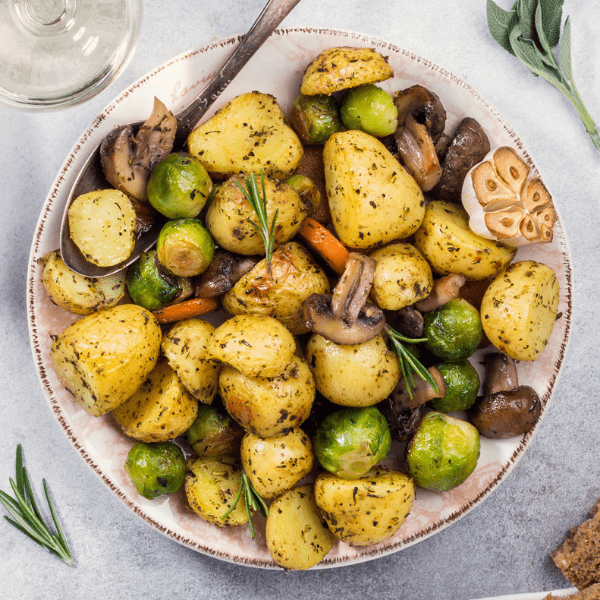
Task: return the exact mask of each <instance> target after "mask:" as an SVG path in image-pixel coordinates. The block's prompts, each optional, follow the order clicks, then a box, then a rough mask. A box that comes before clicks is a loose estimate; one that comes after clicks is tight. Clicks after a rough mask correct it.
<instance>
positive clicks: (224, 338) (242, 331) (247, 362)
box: [206, 315, 296, 377]
mask: <svg viewBox="0 0 600 600" xmlns="http://www.w3.org/2000/svg"><path fill="white" fill-rule="evenodd" d="M295 351H296V341H295V340H294V337H293V336H292V334H291V333H290V332H289V331H288V330H287V329H286V328H285V326H284V325H282V324H281V323H280V322H279V321H278V320H277V319H274V318H273V317H266V316H264V315H236V316H235V317H232V318H231V319H228V320H227V321H225V322H224V323H223V324H222V325H219V327H217V329H216V330H215V332H214V333H213V336H212V338H211V339H210V342H209V344H208V352H207V355H206V357H207V358H209V359H211V360H216V361H219V362H222V363H225V364H226V365H229V366H231V367H234V368H235V369H238V370H239V371H240V372H241V373H243V374H245V375H248V376H256V377H276V376H278V375H281V374H282V373H283V372H284V371H285V369H286V367H287V366H288V365H289V363H290V362H291V360H292V358H293V357H294V353H295Z"/></svg>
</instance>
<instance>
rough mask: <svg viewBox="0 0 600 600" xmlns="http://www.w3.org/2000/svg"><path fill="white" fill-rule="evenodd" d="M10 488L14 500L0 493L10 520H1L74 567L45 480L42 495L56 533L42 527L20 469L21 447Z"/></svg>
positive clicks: (21, 467)
mask: <svg viewBox="0 0 600 600" xmlns="http://www.w3.org/2000/svg"><path fill="white" fill-rule="evenodd" d="M10 485H11V488H12V491H13V494H14V498H12V497H11V496H9V495H8V494H7V493H6V492H3V491H2V490H0V503H2V506H4V508H5V509H6V512H8V514H9V515H10V517H8V516H6V515H5V516H4V518H5V519H6V520H7V521H8V522H9V523H10V524H11V525H13V526H14V527H16V528H17V529H18V530H19V531H20V532H21V533H24V534H25V535H26V536H27V537H29V538H31V539H32V540H33V541H34V542H35V543H36V544H39V545H40V546H42V547H43V548H46V549H47V550H48V551H49V552H51V553H52V554H54V555H56V556H58V558H60V559H61V560H63V561H64V562H66V563H67V564H68V565H69V566H71V567H72V566H74V565H75V561H74V560H73V557H72V556H71V551H70V550H69V546H68V544H67V540H66V539H65V536H64V533H63V531H62V528H61V526H60V523H59V521H58V516H57V514H56V511H55V510H54V506H53V504H52V500H51V499H50V492H49V490H48V484H47V483H46V480H45V479H44V480H43V485H44V493H45V495H46V501H47V502H48V508H49V509H50V514H51V515H52V521H53V523H54V527H55V529H56V532H55V533H53V532H52V531H51V530H50V527H49V526H48V525H47V524H46V523H45V521H44V518H43V517H42V514H41V513H40V511H39V509H38V506H37V503H36V501H35V497H34V495H33V489H32V487H31V483H30V481H29V476H28V474H27V469H26V468H25V467H24V466H23V449H22V448H21V444H19V445H18V446H17V460H16V482H15V481H14V480H13V479H12V478H11V479H10Z"/></svg>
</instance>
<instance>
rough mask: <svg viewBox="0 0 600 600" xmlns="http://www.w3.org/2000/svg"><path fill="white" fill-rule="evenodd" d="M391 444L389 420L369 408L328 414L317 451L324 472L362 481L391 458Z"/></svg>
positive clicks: (316, 443) (315, 446)
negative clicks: (372, 468) (377, 466)
mask: <svg viewBox="0 0 600 600" xmlns="http://www.w3.org/2000/svg"><path fill="white" fill-rule="evenodd" d="M391 443H392V436H391V434H390V429H389V426H388V424H387V421H386V419H385V417H384V416H383V415H382V414H381V412H380V411H379V410H378V409H377V408H375V407H374V406H369V407H365V408H348V409H344V410H338V411H336V412H334V413H331V414H330V415H328V416H327V417H326V418H325V419H324V420H323V422H322V423H321V425H320V427H319V428H318V429H317V433H316V434H315V438H314V441H313V450H314V453H315V455H316V457H317V459H318V460H319V462H320V463H321V466H322V467H323V468H324V469H327V470H328V471H330V472H331V473H333V474H334V475H337V476H338V477H342V478H343V479H358V478H359V477H362V476H363V475H364V474H365V473H366V472H367V471H368V470H369V469H370V468H371V467H373V466H374V465H375V464H377V463H378V462H379V461H381V460H383V459H384V458H385V457H386V456H387V454H388V452H389V451H390V446H391Z"/></svg>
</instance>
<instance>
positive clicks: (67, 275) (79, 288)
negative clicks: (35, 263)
mask: <svg viewBox="0 0 600 600" xmlns="http://www.w3.org/2000/svg"><path fill="white" fill-rule="evenodd" d="M42 262H43V267H42V283H43V284H44V288H45V289H46V292H47V294H48V296H50V299H51V300H52V302H54V304H56V305H58V306H60V307H61V308H64V309H65V310H67V311H69V312H72V313H74V314H76V315H90V314H92V313H93V312H95V311H97V310H100V309H101V308H110V307H111V306H115V305H117V304H118V303H119V302H120V301H121V300H122V299H123V297H124V296H125V271H119V272H118V273H115V274H114V275H109V276H108V277H99V278H96V277H84V276H83V275H80V274H79V273H75V271H72V270H71V269H69V267H67V265H66V264H65V263H64V261H63V259H62V258H61V256H60V252H59V251H58V250H53V251H52V252H48V254H46V255H45V256H44V258H43V259H42Z"/></svg>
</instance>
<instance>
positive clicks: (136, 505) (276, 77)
mask: <svg viewBox="0 0 600 600" xmlns="http://www.w3.org/2000/svg"><path fill="white" fill-rule="evenodd" d="M238 41H239V40H238V38H237V37H232V38H230V39H226V40H223V41H220V42H218V43H214V44H211V45H210V46H205V47H203V48H200V49H198V50H194V51H192V52H189V53H187V54H184V55H182V56H179V57H177V58H174V59H173V60H171V61H169V62H168V63H166V64H164V65H162V66H160V67H158V68H157V69H156V70H155V71H153V72H151V73H149V74H148V75H147V76H145V77H143V78H142V79H140V80H139V81H138V82H137V83H135V84H134V85H133V86H131V88H129V89H128V90H126V91H125V92H123V93H122V94H120V95H119V96H118V97H117V98H116V99H115V100H114V101H113V102H112V103H111V104H110V105H109V106H108V107H107V108H106V109H105V110H104V111H103V112H102V113H101V114H100V115H99V116H98V117H97V118H96V120H95V121H94V122H93V123H92V125H91V126H90V127H89V128H88V129H87V130H86V131H85V132H84V134H83V135H82V136H81V138H80V139H79V140H78V142H77V143H76V144H75V146H74V147H73V150H72V151H71V153H70V154H69V156H68V157H67V159H66V161H65V163H64V165H63V167H62V168H61V170H60V172H59V174H58V176H57V178H56V181H55V182H54V185H53V186H52V189H51V191H50V194H49V195H48V198H47V200H46V201H45V204H44V207H43V210H42V212H41V216H40V219H39V222H38V225H37V228H36V232H35V237H34V240H33V244H32V248H31V257H30V262H29V273H28V286H27V302H28V316H29V327H30V335H31V346H32V349H33V355H34V360H35V364H36V367H37V370H38V374H39V377H40V381H41V384H42V387H43V390H44V393H45V394H46V397H47V399H48V401H49V403H50V406H51V408H52V412H53V413H54V416H55V417H56V419H57V420H58V422H59V424H60V426H61V427H62V428H63V430H64V432H65V434H66V435H67V437H68V438H69V440H70V441H71V442H72V444H73V445H74V447H75V448H76V450H77V451H78V452H79V453H80V454H81V456H82V457H83V458H84V460H85V461H86V462H87V464H88V465H89V466H90V467H91V468H92V469H93V470H94V472H95V473H96V474H97V475H99V476H100V477H101V479H102V481H104V483H105V484H106V485H107V486H108V488H109V489H110V490H112V492H114V493H115V494H116V495H117V496H118V497H119V498H120V499H121V500H122V501H123V502H124V503H125V504H126V506H127V507H129V508H130V509H131V510H132V511H133V512H134V513H135V514H137V515H138V516H140V517H141V518H142V519H144V520H145V521H146V522H148V523H149V524H150V525H152V526H153V527H155V528H157V529H158V530H159V531H161V532H163V533H164V534H165V535H167V536H169V537H170V538H172V539H174V540H176V541H178V542H180V543H182V544H184V545H186V546H188V547H190V548H192V549H194V550H197V551H199V552H202V553H205V554H209V555H212V556H214V557H217V558H220V559H223V560H227V561H232V562H236V563H240V564H244V565H249V566H255V567H263V568H274V566H275V565H274V563H273V562H272V560H271V558H270V556H269V554H268V552H267V549H266V547H265V540H264V527H263V521H262V517H261V516H260V515H258V516H257V517H255V525H256V528H257V538H256V539H255V540H252V538H251V536H250V532H249V529H248V527H246V526H243V527H238V528H233V529H221V528H217V527H215V526H213V525H210V524H208V523H206V522H205V521H203V520H202V519H200V518H199V517H196V516H195V515H194V514H193V513H192V512H191V511H189V510H187V509H186V504H185V498H184V495H183V494H182V493H178V494H175V495H172V496H169V497H162V498H159V499H156V500H153V501H150V500H146V499H144V498H142V497H141V496H139V495H138V494H137V492H136V491H135V489H134V487H133V486H132V484H131V482H130V481H129V480H128V478H127V476H126V474H125V472H124V470H123V464H124V462H125V458H126V456H127V453H128V451H129V448H130V447H131V446H132V445H133V443H134V441H133V440H131V439H128V438H126V437H125V436H124V435H122V433H121V432H120V430H119V429H118V428H117V426H116V425H115V423H114V422H113V420H112V417H111V416H110V415H105V416H103V417H100V418H95V417H91V416H90V415H88V414H87V413H85V412H84V411H83V410H82V409H81V408H80V407H79V406H78V405H77V404H76V403H75V402H74V401H73V399H72V397H71V396H70V394H69V393H68V392H66V390H65V389H64V388H63V387H62V386H61V384H60V383H59V381H58V380H57V378H56V376H55V374H54V371H53V369H52V362H51V359H50V345H51V341H52V340H51V335H52V334H57V333H59V332H60V331H61V330H62V329H64V328H65V327H66V326H67V325H69V324H70V323H71V322H73V321H74V320H75V317H74V316H73V315H70V314H68V313H66V312H65V311H63V310H62V309H59V308H57V307H56V306H55V305H53V304H52V303H51V302H50V301H49V299H48V298H47V296H46V294H45V292H44V289H43V287H42V285H41V283H40V271H41V269H40V266H39V264H38V260H39V259H40V258H41V257H42V256H43V255H44V254H45V253H46V252H48V251H50V250H53V249H55V248H57V247H58V236H59V226H60V219H61V214H62V211H63V206H64V203H65V201H66V199H67V195H68V191H69V189H70V187H71V185H72V184H73V181H74V180H75V178H76V175H77V172H78V170H79V168H80V167H81V166H82V165H83V164H84V162H85V160H86V158H87V156H88V155H89V154H90V153H91V151H92V149H93V148H94V147H96V146H97V145H98V144H99V143H100V141H101V140H102V139H103V138H104V137H105V136H106V135H107V134H108V132H109V131H110V130H111V129H112V127H113V126H115V125H116V124H120V123H127V122H130V121H136V120H140V119H143V118H145V116H147V115H149V114H150V112H151V109H152V102H153V98H154V96H155V95H156V96H158V97H159V98H161V99H162V101H163V102H165V103H166V104H167V105H168V106H169V107H170V108H171V109H172V110H173V111H174V112H177V111H179V110H180V109H181V108H182V107H183V106H184V104H185V103H187V102H188V101H189V100H190V99H191V98H192V97H193V95H194V93H195V92H196V91H197V90H199V89H200V88H201V87H203V85H204V83H205V82H206V81H208V80H209V78H210V77H211V76H212V74H213V72H214V71H215V70H216V69H217V68H218V66H220V65H221V64H222V63H223V62H224V61H225V59H226V57H227V56H228V55H229V53H230V52H231V51H232V50H233V48H234V47H235V45H236V44H237V43H238ZM343 45H348V46H371V47H374V48H376V49H377V50H378V51H380V52H381V53H382V54H383V55H385V56H387V57H389V63H390V64H391V66H392V67H393V69H394V72H395V77H394V79H393V80H389V81H387V82H385V83H383V84H382V86H383V87H385V88H386V89H387V90H388V91H390V92H392V91H394V90H398V89H404V88H406V87H408V86H410V85H413V84H415V83H420V84H422V85H424V86H425V87H427V88H429V89H431V90H433V91H434V92H436V93H437V94H438V95H439V97H440V98H441V100H442V102H443V104H444V106H445V108H446V110H447V112H448V123H447V130H452V128H453V126H454V125H455V124H456V123H457V122H458V121H459V120H460V119H461V118H462V117H463V116H471V117H473V118H475V119H477V120H478V121H479V122H480V123H481V125H482V126H483V127H484V129H485V131H486V132H487V134H488V136H489V138H490V140H491V143H492V146H495V145H501V144H505V145H510V146H512V147H514V148H516V149H518V151H519V152H520V153H521V155H522V156H523V157H524V158H525V160H526V161H527V162H528V163H529V164H530V165H531V166H532V167H533V168H534V169H535V165H534V162H533V160H532V158H531V156H530V155H529V153H528V152H527V151H526V149H525V148H524V146H523V143H522V142H521V140H520V139H519V138H518V136H517V134H516V133H515V132H514V131H513V129H512V128H511V126H510V125H509V124H508V123H507V122H506V121H505V120H504V119H503V117H502V116H501V115H500V114H499V113H498V112H497V111H496V110H495V109H494V107H493V106H491V105H490V103H489V102H488V101H487V100H486V99H485V98H483V97H482V96H481V95H480V94H478V93H477V92H476V91H475V90H473V89H472V88H471V87H470V86H469V85H467V84H466V83H465V82H464V81H462V80H461V79H459V78H458V77H456V76H455V75H453V74H452V73H450V72H448V71H447V70H445V69H443V68H441V67H439V66H437V65H435V64H433V63H431V62H430V61H428V60H426V59H424V58H422V57H420V56H416V55H415V54H413V53H411V52H408V51H406V50H403V49H401V48H399V47H397V46H394V45H393V44H390V43H388V42H385V41H382V40H379V39H376V38H372V37H369V36H365V35H361V34H358V33H352V32H346V31H338V30H330V29H327V30H323V29H290V30H278V31H277V32H275V34H273V36H272V37H271V38H270V39H269V40H268V41H267V43H266V44H265V45H264V47H263V48H261V50H260V51H259V52H258V54H257V55H256V56H255V57H254V59H253V60H252V61H251V62H250V64H249V65H248V66H247V67H246V68H245V69H244V71H243V72H242V73H241V74H240V75H239V76H238V78H237V79H236V80H235V81H234V82H233V83H232V84H231V85H230V86H229V88H228V89H227V90H226V91H225V92H224V94H223V95H222V97H221V98H220V99H219V101H218V102H217V104H216V105H215V107H214V108H213V110H212V112H214V109H216V108H218V107H219V106H222V105H223V104H224V103H225V102H226V101H228V100H230V99H231V98H233V97H234V96H236V95H238V94H240V93H243V92H248V91H252V90H258V91H261V92H266V93H271V94H273V95H274V96H276V98H277V99H278V100H279V102H280V104H281V106H282V108H283V109H284V110H285V111H287V110H288V109H289V107H290V104H291V102H292V100H293V99H294V97H295V96H296V95H297V94H298V92H299V84H300V78H301V75H302V73H303V71H304V68H305V66H306V65H307V64H308V63H309V62H310V60H312V59H313V58H314V57H315V56H316V55H317V54H318V53H319V52H320V51H321V50H322V49H324V48H327V47H332V46H343ZM212 112H211V113H209V115H210V114H212ZM558 204H559V207H560V199H558ZM517 258H518V259H522V258H535V259H537V260H539V261H540V262H543V263H545V264H547V265H549V266H550V267H552V268H553V269H554V270H555V272H556V275H557V277H558V279H559V282H560V306H559V311H560V313H561V318H560V319H559V320H558V321H557V323H556V326H555V328H554V332H553V334H552V339H551V341H550V343H549V345H548V346H547V347H546V348H545V350H544V352H543V353H542V356H541V357H540V358H539V359H538V360H537V361H536V362H535V363H530V364H527V363H522V364H520V365H519V376H520V380H521V381H522V382H527V384H529V385H531V386H533V387H534V388H535V389H536V390H537V392H538V393H539V395H540V397H541V398H542V402H543V405H544V407H546V405H547V403H548V401H549V400H550V396H551V394H552V391H553V389H554V387H555V385H556V381H557V377H558V375H559V371H560V369H561V365H562V362H563V359H564V354H565V350H566V345H567V339H568V335H569V330H570V321H571V262H570V257H569V251H568V246H567V241H566V238H565V233H564V230H563V227H562V223H561V221H560V219H559V221H558V222H557V223H556V226H555V237H554V241H553V242H552V243H551V244H549V245H544V246H536V247H532V248H530V249H520V250H519V253H518V254H517ZM473 362H474V364H475V365H476V366H477V367H478V368H479V365H478V364H477V363H478V361H477V360H474V361H473ZM536 429H537V428H536ZM534 432H535V429H534V430H533V431H531V432H530V433H528V434H527V435H525V436H523V437H518V438H513V439H509V440H501V441H492V440H488V439H482V451H481V457H480V459H479V463H478V466H477V469H476V471H475V472H474V474H473V475H471V477H470V478H469V479H468V480H467V481H466V482H465V483H463V484H462V485H461V486H459V487H458V488H456V489H454V490H451V491H449V492H446V493H442V494H435V493H429V492H426V491H425V490H418V493H417V499H416V501H415V504H414V506H413V508H412V511H411V514H410V516H409V518H408V519H407V521H406V523H405V524H404V525H403V526H402V528H401V529H400V530H399V531H398V532H397V533H396V534H395V535H394V536H393V537H392V538H390V539H388V540H387V541H385V542H382V543H380V544H377V545H374V546H370V547H366V548H356V547H351V546H348V545H346V544H343V543H338V544H336V545H335V547H334V548H333V549H332V550H331V552H330V553H329V554H328V556H327V557H326V558H325V559H324V560H323V561H322V563H321V564H320V565H319V566H318V567H317V568H327V567H336V566H340V565H348V564H352V563H357V562H361V561H364V560H369V559H373V558H377V557H379V556H383V555H386V554H390V553H392V552H396V551H398V550H400V549H402V548H406V547H407V546H410V545H412V544H415V543H416V542H419V541H420V540H423V539H425V538H427V537H429V536H431V535H433V534H435V533H437V532H439V531H440V530H442V529H443V528H445V527H446V526H448V525H450V524H451V523H453V522H454V521H456V520H457V519H459V518H460V517H461V516H463V515H464V514H465V513H467V512H468V511H469V510H471V509H472V508H473V507H474V506H476V505H477V504H479V503H480V502H482V501H483V500H484V499H485V498H486V497H487V496H488V495H489V494H490V493H491V492H492V490H494V489H495V488H496V487H497V486H498V485H499V484H500V483H501V482H502V481H503V480H504V479H505V478H506V476H507V475H508V473H509V472H510V470H511V469H512V468H513V467H514V465H515V464H516V463H517V461H518V460H519V459H520V458H521V457H522V456H523V453H524V452H525V450H526V449H527V447H528V445H529V443H530V441H531V438H532V436H533V434H534ZM107 526H108V525H107Z"/></svg>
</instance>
